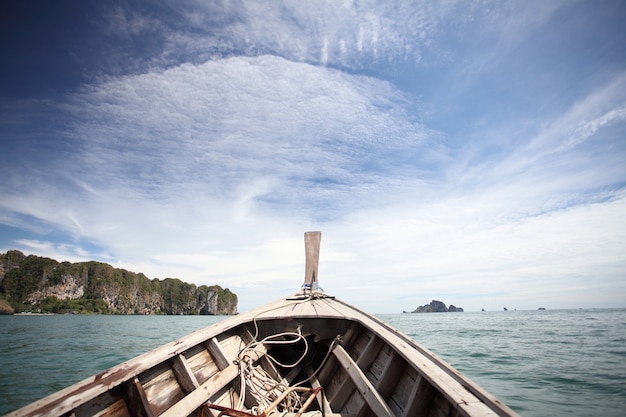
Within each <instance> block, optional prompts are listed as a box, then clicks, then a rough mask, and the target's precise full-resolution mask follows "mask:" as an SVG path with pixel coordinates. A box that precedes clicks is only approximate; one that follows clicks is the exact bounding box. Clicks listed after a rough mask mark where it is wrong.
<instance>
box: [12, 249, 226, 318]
mask: <svg viewBox="0 0 626 417" xmlns="http://www.w3.org/2000/svg"><path fill="white" fill-rule="evenodd" d="M0 298H1V299H4V300H6V302H7V303H8V304H9V305H10V306H11V308H13V309H14V310H15V312H17V313H19V312H26V311H27V312H41V313H69V312H72V313H95V314H236V313H237V295H235V294H234V293H232V292H231V291H230V290H229V289H223V288H221V287H220V286H218V285H213V286H206V285H202V286H199V287H197V286H196V285H194V284H189V283H186V282H183V281H181V280H180V279H176V278H166V279H164V280H159V279H157V278H154V279H152V280H150V279H149V278H148V277H146V276H145V275H144V274H142V273H135V272H130V271H127V270H125V269H119V268H114V267H112V266H111V265H109V264H105V263H102V262H96V261H90V262H78V263H70V262H57V261H55V260H54V259H50V258H44V257H39V256H35V255H29V256H25V255H24V254H23V253H22V252H20V251H16V250H12V251H8V252H7V253H6V254H0Z"/></svg>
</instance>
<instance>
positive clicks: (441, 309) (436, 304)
mask: <svg viewBox="0 0 626 417" xmlns="http://www.w3.org/2000/svg"><path fill="white" fill-rule="evenodd" d="M461 312H463V308H461V307H455V306H454V305H452V304H450V307H446V305H445V304H444V303H442V302H441V301H437V300H432V301H431V302H430V304H425V305H423V306H419V307H417V308H416V309H415V310H413V311H411V313H461Z"/></svg>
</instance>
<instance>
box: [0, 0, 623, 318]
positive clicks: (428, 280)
mask: <svg viewBox="0 0 626 417" xmlns="http://www.w3.org/2000/svg"><path fill="white" fill-rule="evenodd" d="M625 21H626V4H624V2H623V1H620V0H617V1H608V0H607V1H604V0H600V1H575V0H566V1H558V0H553V1H549V2H546V1H543V0H539V1H533V0H528V1H489V0H481V1H473V0H462V1H446V2H432V1H417V0H415V1H414V0H412V1H397V2H394V1H349V0H346V1H315V2H301V1H285V2H280V1H267V2H253V1H191V0H189V1H179V0H176V1H174V0H172V1H150V2H147V1H145V2H143V1H109V2H104V3H103V2H99V1H77V0H67V1H63V2H48V1H34V0H30V1H14V0H9V1H3V2H1V4H0V38H1V39H2V42H0V51H1V52H0V59H1V60H2V62H1V63H0V145H1V149H2V152H0V178H1V181H0V195H1V196H2V197H1V198H0V252H6V251H7V250H9V249H19V250H22V251H23V252H25V253H27V254H31V253H32V254H36V255H40V256H49V257H52V258H55V259H57V260H69V261H81V260H92V259H95V260H99V261H103V262H108V263H110V264H112V265H114V266H116V267H121V268H125V269H129V270H131V271H135V272H143V273H145V274H146V275H148V276H149V277H151V278H153V277H157V278H166V277H178V278H181V279H183V280H185V281H188V282H193V283H196V284H198V285H202V284H208V285H212V284H219V285H221V286H223V287H228V288H230V289H231V290H233V291H235V292H236V293H237V294H238V295H239V299H240V303H239V309H240V311H245V310H248V309H250V308H252V307H255V306H257V305H259V304H261V303H264V302H267V301H271V300H274V299H276V298H279V297H281V296H283V295H289V294H291V293H293V292H295V291H296V290H297V289H298V288H299V286H300V283H301V281H302V279H303V276H304V249H303V233H304V231H307V230H321V231H322V233H323V235H322V249H321V254H320V262H321V265H320V282H321V284H322V286H323V287H324V288H325V290H326V291H327V292H329V293H331V294H333V295H335V296H337V297H340V298H342V299H343V300H345V301H348V302H350V303H352V304H354V305H356V306H358V307H360V308H363V309H365V310H368V311H370V312H374V313H389V312H399V311H402V310H412V309H414V308H416V307H417V306H418V305H422V304H425V303H428V302H430V300H432V299H438V300H441V301H444V302H445V303H447V304H454V305H457V306H462V307H464V308H465V309H466V310H480V309H481V308H485V309H487V310H501V309H502V307H504V306H506V307H508V308H509V309H512V308H517V309H536V308H538V307H546V308H579V307H582V308H590V307H626V163H625V162H626V161H625V160H626V48H624V45H625V44H626V29H624V24H623V22H625Z"/></svg>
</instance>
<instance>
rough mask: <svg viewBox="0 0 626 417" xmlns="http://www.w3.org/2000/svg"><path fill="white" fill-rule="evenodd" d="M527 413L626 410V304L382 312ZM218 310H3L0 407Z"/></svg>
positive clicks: (195, 326)
mask: <svg viewBox="0 0 626 417" xmlns="http://www.w3.org/2000/svg"><path fill="white" fill-rule="evenodd" d="M378 317H380V318H382V319H383V320H385V321H386V322H388V323H389V324H391V325H392V326H393V327H396V328H397V329H399V330H401V331H403V332H404V333H406V334H407V335H409V336H410V337H412V338H413V339H415V340H416V341H418V342H419V343H421V344H422V345H424V346H425V347H427V348H428V349H430V350H431V351H432V352H434V353H436V354H437V355H439V356H440V357H442V358H443V359H445V360H446V361H448V362H449V363H450V364H452V365H453V366H454V367H455V368H457V369H458V370H459V371H461V372H463V373H464V374H465V375H467V376H469V377H470V378H471V379H472V380H474V381H475V382H476V383H478V384H479V385H481V386H482V387H483V388H485V389H486V390H487V391H489V392H491V393H492V394H494V395H495V396H496V397H498V398H499V399H500V400H502V401H503V402H504V403H506V404H507V405H508V406H509V407H511V408H513V409H514V410H515V411H517V412H518V413H520V414H521V415H522V416H581V417H582V416H591V415H598V416H603V417H611V416H615V417H617V416H620V417H621V416H624V415H625V411H624V410H625V409H626V309H618V310H601V309H590V310H558V311H551V310H546V311H508V312H504V311H498V312H465V313H430V314H385V315H379V316H378ZM224 318H225V317H220V316H84V315H56V316H35V315H31V316H0V415H3V414H5V413H8V412H9V411H11V410H14V409H16V408H19V407H21V406H24V405H26V404H28V403H30V402H32V401H34V400H37V399H39V398H41V397H44V396H46V395H49V394H51V393H53V392H55V391H57V390H59V389H61V388H64V387H66V386H68V385H71V384H73V383H75V382H78V381H80V380H82V379H84V378H86V377H88V376H91V375H93V374H96V373H98V372H101V371H103V370H105V369H107V368H110V367H112V366H114V365H117V364H118V363H120V362H123V361H125V360H127V359H130V358H132V357H134V356H137V355H139V354H141V353H144V352H147V351H149V350H151V349H154V348H156V347H158V346H160V345H162V344H165V343H168V342H170V341H173V340H176V339H177V338H179V337H181V336H183V335H185V334H188V333H191V332H193V331H195V330H199V329H201V328H203V327H205V326H208V325H210V324H212V323H215V322H218V321H220V320H223V319H224Z"/></svg>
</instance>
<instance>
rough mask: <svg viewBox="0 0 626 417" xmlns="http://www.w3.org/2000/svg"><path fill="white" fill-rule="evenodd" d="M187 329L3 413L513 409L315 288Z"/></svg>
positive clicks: (308, 239)
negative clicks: (194, 329) (189, 331)
mask: <svg viewBox="0 0 626 417" xmlns="http://www.w3.org/2000/svg"><path fill="white" fill-rule="evenodd" d="M320 239H321V233H320V232H307V233H305V237H304V240H305V253H306V266H305V282H304V285H303V286H302V288H301V289H300V291H299V292H297V293H296V294H295V295H293V296H290V297H286V298H281V299H279V300H278V301H275V302H273V303H270V304H267V305H265V306H262V307H260V308H257V309H254V310H251V311H248V312H246V313H242V314H239V315H236V316H233V317H231V318H228V319H226V320H223V321H221V322H219V323H216V324H214V325H212V326H210V327H207V328H205V329H202V330H199V331H197V332H194V333H192V334H189V335H187V336H185V337H183V338H181V339H179V340H176V341H174V342H171V343H169V344H167V345H164V346H162V347H160V348H157V349H155V350H153V351H151V352H148V353H145V354H143V355H141V356H138V357H136V358H134V359H131V360H129V361H127V362H124V363H122V364H120V365H117V366H115V367H113V368H111V369H109V370H107V371H104V372H102V373H100V374H98V375H95V376H93V377H90V378H87V379H85V380H84V381H82V382H79V383H77V384H75V385H72V386H70V387H68V388H65V389H63V390H61V391H58V392H57V393H55V394H52V395H50V396H48V397H46V398H43V399H41V400H39V401H36V402H34V403H32V404H30V405H27V406H25V407H23V408H21V409H18V410H16V411H14V412H11V413H9V414H8V416H19V417H25V416H71V417H83V416H110V417H127V416H141V417H181V416H198V417H203V416H206V417H208V416H213V417H217V416H234V417H250V416H257V417H259V416H334V417H339V416H343V417H347V416H351V417H367V416H385V417H392V416H393V417H400V416H403V417H409V416H426V417H444V416H446V417H457V416H459V417H460V416H468V417H474V416H496V415H497V416H517V414H516V413H515V412H514V411H513V410H511V409H510V408H509V407H507V406H506V405H505V404H503V403H502V402H500V401H499V400H498V399H496V398H495V397H494V396H493V395H491V394H490V393H488V392H486V391H485V390H484V389H482V388H481V387H479V386H478V385H477V384H475V383H474V382H472V381H471V380H469V379H468V378H467V377H466V376H464V375H462V374H461V373H460V372H458V371H457V370H455V369H454V368H453V367H452V366H450V365H449V364H447V363H446V362H445V361H443V360H442V359H441V358H439V357H438V356H437V355H435V354H433V353H432V352H430V351H429V350H428V349H426V348H425V347H423V346H422V345H420V344H418V343H417V342H415V341H414V340H412V339H411V338H409V337H408V336H406V335H404V334H403V333H401V332H400V331H398V330H396V329H394V328H393V327H391V326H390V325H388V324H386V323H385V322H383V321H381V320H380V319H378V318H376V317H374V316H372V315H370V314H367V313H365V312H363V311H360V310H358V309H356V308H355V307H352V306H351V305H349V304H347V303H345V302H343V301H340V300H338V299H336V298H334V297H333V296H330V295H328V294H326V293H325V292H323V291H322V290H321V289H320V288H319V287H318V263H319V248H320Z"/></svg>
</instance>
